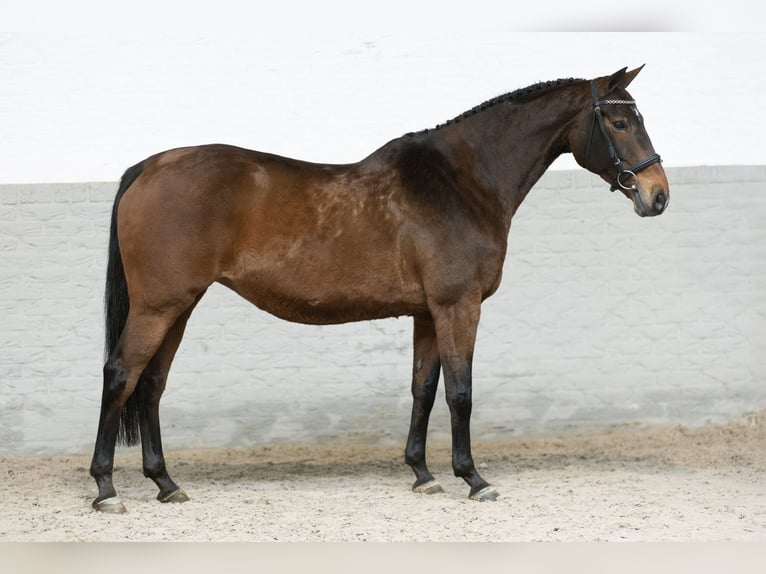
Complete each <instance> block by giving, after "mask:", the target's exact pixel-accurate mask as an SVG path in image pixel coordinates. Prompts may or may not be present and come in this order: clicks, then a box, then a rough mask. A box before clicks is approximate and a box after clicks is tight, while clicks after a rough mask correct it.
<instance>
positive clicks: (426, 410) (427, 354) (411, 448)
mask: <svg viewBox="0 0 766 574" xmlns="http://www.w3.org/2000/svg"><path fill="white" fill-rule="evenodd" d="M413 348H414V358H413V367H412V419H411V422H410V432H409V435H408V437H407V447H406V449H405V452H404V461H405V462H406V463H407V464H408V465H410V466H411V467H412V470H413V471H414V472H415V483H414V484H413V485H412V489H413V490H414V491H415V492H420V493H426V494H434V493H437V492H443V489H442V487H441V486H440V485H439V483H438V482H436V481H435V480H434V477H433V475H432V474H431V473H430V472H429V471H428V468H427V467H426V435H427V433H428V419H429V417H430V415H431V409H432V407H433V405H434V399H435V398H436V389H437V387H438V386H439V371H440V369H441V361H440V360H439V347H438V346H437V344H436V332H435V331H434V323H433V321H432V320H431V318H430V317H415V328H414V336H413Z"/></svg>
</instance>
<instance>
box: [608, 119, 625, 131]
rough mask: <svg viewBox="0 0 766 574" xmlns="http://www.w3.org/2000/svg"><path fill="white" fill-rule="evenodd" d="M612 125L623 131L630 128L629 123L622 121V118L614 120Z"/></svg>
mask: <svg viewBox="0 0 766 574" xmlns="http://www.w3.org/2000/svg"><path fill="white" fill-rule="evenodd" d="M612 125H613V126H614V129H616V130H618V131H621V132H623V131H625V130H626V129H628V124H626V123H625V122H623V121H620V120H617V121H616V122H613V123H612Z"/></svg>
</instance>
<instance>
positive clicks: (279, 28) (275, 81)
mask: <svg viewBox="0 0 766 574" xmlns="http://www.w3.org/2000/svg"><path fill="white" fill-rule="evenodd" d="M274 4H275V5H274V6H271V7H269V8H268V9H266V10H264V9H262V8H261V5H260V4H259V3H253V2H251V3H237V2H229V1H226V0H222V1H219V2H215V3H210V2H205V3H195V2H181V1H180V0H178V1H174V2H164V3H162V2H160V3H157V2H154V1H152V2H148V1H140V0H137V1H134V2H131V3H129V4H124V5H121V7H120V8H119V9H118V8H114V7H112V8H108V7H107V8H103V7H102V5H104V3H103V2H101V3H95V2H89V1H87V0H70V1H69V2H63V3H62V2H34V1H30V2H23V3H15V4H14V5H13V6H12V7H9V8H8V9H7V10H4V11H3V19H2V22H0V86H2V89H1V90H0V126H2V137H0V183H23V182H62V181H113V180H115V179H117V178H118V177H119V176H120V175H121V174H122V172H123V171H124V169H125V168H126V167H127V166H129V165H132V164H133V163H135V162H136V161H138V160H140V159H142V158H144V157H146V156H148V155H150V154H152V153H154V152H156V151H160V150H163V149H167V148H170V147H174V146H180V145H191V144H198V143H209V142H226V143H232V144H237V145H242V146H244V147H249V148H255V149H260V150H265V151H271V152H276V153H280V154H283V155H288V156H292V157H299V158H304V159H309V160H315V161H322V162H346V161H354V160H357V159H360V158H361V157H364V156H365V155H367V154H368V153H369V152H371V151H372V150H373V149H375V148H377V147H378V146H380V145H382V144H383V143H385V142H386V141H388V140H389V139H392V138H394V137H398V136H400V135H402V134H403V133H406V132H408V131H413V130H417V129H422V128H425V127H431V126H433V125H435V124H437V123H440V122H443V121H445V120H447V119H449V118H452V117H454V116H456V115H458V114H459V113H461V112H462V111H464V110H466V109H468V108H470V107H472V106H474V105H476V104H478V103H481V102H482V101H484V100H485V99H488V98H490V97H493V96H496V95H498V94H501V93H504V92H507V91H511V90H513V89H516V88H519V87H523V86H526V85H529V84H531V83H534V82H537V81H541V80H550V79H556V78H560V77H568V76H575V77H586V78H589V77H595V76H599V75H605V74H609V73H612V72H614V71H615V70H617V69H618V68H621V67H623V66H631V67H634V66H638V65H641V64H643V63H646V65H647V66H646V69H645V70H644V71H643V72H642V74H641V76H640V77H639V79H638V80H637V81H636V83H635V85H634V87H633V90H632V92H633V95H634V96H635V97H636V98H637V100H638V102H639V106H640V108H641V110H642V112H643V114H644V116H645V117H646V119H647V125H648V127H649V128H650V133H651V135H652V138H653V141H654V144H655V147H656V149H657V150H658V151H659V152H660V153H661V154H662V156H663V158H664V160H665V165H667V166H691V165H752V164H760V163H763V161H764V159H765V158H764V154H763V152H762V149H763V146H762V145H761V143H760V142H761V137H762V133H763V129H764V127H766V109H765V108H764V106H762V105H758V103H759V98H761V96H762V94H763V93H766V63H765V59H764V58H763V54H764V53H766V36H764V35H763V34H760V33H753V32H754V31H755V29H751V32H750V33H747V30H748V29H749V28H748V22H745V23H744V25H743V27H742V26H741V27H740V28H738V29H737V31H738V33H737V34H736V35H733V34H727V33H721V30H720V27H718V26H719V25H720V22H719V21H718V20H715V21H713V23H714V24H715V25H716V26H717V27H716V28H715V29H714V30H705V26H704V25H703V26H702V28H703V31H702V32H699V33H697V32H695V33H682V34H663V33H635V34H625V33H611V34H609V33H604V34H594V33H586V32H579V33H558V34H551V33H548V34H541V33H521V32H519V30H529V29H541V28H542V29H554V30H556V29H568V30H572V29H574V30H593V29H600V28H601V29H603V28H609V27H610V24H611V25H612V26H613V27H614V28H615V29H620V30H624V29H646V28H650V29H655V30H657V29H660V30H662V29H682V30H683V29H688V28H687V27H686V25H687V23H688V22H692V23H693V24H694V23H697V24H698V23H699V13H700V11H701V10H700V7H702V6H703V4H704V3H699V2H698V3H696V4H695V8H694V9H693V10H692V9H687V8H686V7H685V6H684V5H683V4H682V5H681V7H680V8H675V9H674V8H671V7H669V6H663V5H662V4H659V3H655V4H659V6H657V5H654V6H653V5H652V3H651V2H650V3H649V4H647V3H645V2H643V3H641V7H640V9H638V8H633V7H625V6H618V7H615V6H614V5H611V7H609V3H606V4H607V6H606V7H605V10H604V11H600V12H597V13H596V14H595V15H594V16H593V17H590V18H589V17H588V13H587V12H583V9H582V8H581V7H577V10H574V8H573V7H572V6H570V4H571V3H568V4H567V5H563V6H558V7H557V8H556V10H554V11H548V12H545V11H544V10H543V9H542V8H541V7H540V6H537V7H532V8H529V7H528V8H527V9H526V10H525V12H523V13H522V14H519V13H518V10H517V9H516V8H514V7H513V3H508V2H503V3H501V2H481V1H479V2H470V3H466V2H439V3H431V4H429V3H425V4H422V3H415V2H409V3H405V2H386V3H377V4H369V5H366V4H363V3H361V4H360V3H343V2H339V1H338V0H335V1H330V2H316V3H308V2H306V3H297V4H296V3H294V2H293V3H274ZM672 4H674V5H676V3H672ZM735 4H736V3H735ZM106 6H110V5H109V4H106ZM355 6H356V7H355ZM725 6H726V8H727V9H729V10H733V9H734V8H735V6H734V5H732V3H730V2H729V3H726V5H725ZM679 10H686V13H680V12H679ZM757 10H758V8H755V9H752V8H750V9H749V12H748V13H749V14H751V15H752V16H753V18H754V19H755V20H757V19H758V18H757ZM530 11H531V12H530ZM568 12H574V13H573V14H571V15H568ZM605 14H609V15H610V16H608V17H606V16H604V15H605ZM636 14H637V16H636ZM690 14H691V16H689V15H690ZM525 15H526V16H525ZM714 16H715V17H717V14H714ZM525 18H526V19H525ZM743 30H744V32H743ZM556 167H557V168H559V169H561V168H573V167H574V163H573V162H572V161H571V159H568V160H567V159H565V160H563V161H561V162H559V163H557V164H556Z"/></svg>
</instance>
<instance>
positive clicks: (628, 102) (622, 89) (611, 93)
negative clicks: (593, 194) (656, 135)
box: [569, 66, 670, 217]
mask: <svg viewBox="0 0 766 574" xmlns="http://www.w3.org/2000/svg"><path fill="white" fill-rule="evenodd" d="M641 68H643V66H641ZM641 68H636V69H635V70H632V71H630V72H628V71H627V68H623V69H622V70H620V71H618V72H616V73H615V74H613V75H612V76H608V77H603V78H598V79H595V80H592V81H591V82H590V88H589V90H590V91H589V94H588V101H589V105H588V106H587V108H586V109H584V110H583V111H582V112H581V113H580V114H579V115H578V116H577V120H576V121H575V122H574V124H573V130H572V132H571V133H570V138H569V142H570V148H571V150H572V153H573V155H574V156H575V159H576V160H577V163H579V164H580V165H581V166H583V167H584V168H585V169H587V170H589V171H591V172H593V173H595V174H598V175H599V176H601V177H602V178H603V179H604V180H605V181H606V182H607V183H609V184H610V185H611V189H612V191H614V190H616V189H619V190H620V191H622V193H623V194H624V195H625V196H626V197H627V198H628V199H630V200H631V201H632V202H633V209H634V210H635V212H636V213H637V214H638V215H640V216H641V217H646V216H654V215H659V214H660V213H662V212H663V211H665V209H666V208H667V206H668V203H669V202H670V191H669V189H668V180H667V177H666V176H665V170H664V169H662V165H661V164H660V156H659V155H658V154H656V153H655V151H654V148H653V147H652V142H651V141H650V140H649V136H648V135H647V133H646V128H645V126H644V118H643V117H642V116H641V114H640V113H639V111H638V108H637V107H636V103H635V101H634V100H633V98H632V97H631V96H630V94H629V93H628V92H627V90H626V88H627V87H628V84H630V82H632V81H633V79H634V78H635V77H636V76H637V75H638V73H639V72H640V71H641Z"/></svg>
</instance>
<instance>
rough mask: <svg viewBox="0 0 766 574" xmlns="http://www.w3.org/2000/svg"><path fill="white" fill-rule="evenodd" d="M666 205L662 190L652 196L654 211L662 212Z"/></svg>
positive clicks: (666, 201) (665, 197)
mask: <svg viewBox="0 0 766 574" xmlns="http://www.w3.org/2000/svg"><path fill="white" fill-rule="evenodd" d="M667 203H668V198H667V196H666V195H665V192H664V191H663V190H660V191H658V192H657V193H656V194H655V195H654V209H656V210H657V211H662V210H663V209H665V206H666V205H667Z"/></svg>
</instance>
